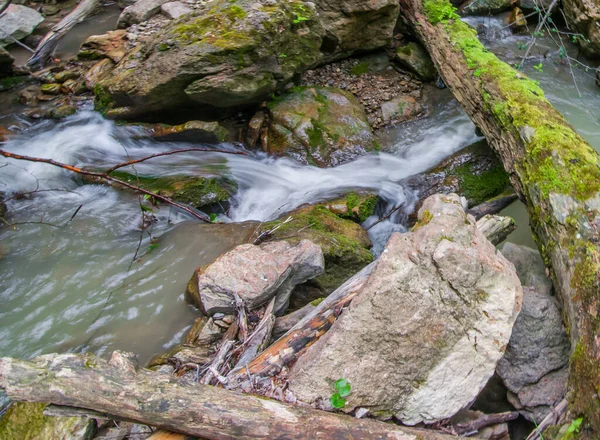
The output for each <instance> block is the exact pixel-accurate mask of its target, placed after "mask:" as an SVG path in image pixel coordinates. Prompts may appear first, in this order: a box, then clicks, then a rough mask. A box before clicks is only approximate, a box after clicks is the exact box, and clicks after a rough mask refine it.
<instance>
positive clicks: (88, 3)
mask: <svg viewBox="0 0 600 440" xmlns="http://www.w3.org/2000/svg"><path fill="white" fill-rule="evenodd" d="M101 4H102V2H101V1H100V0H82V1H81V2H80V3H79V4H78V5H77V7H76V8H75V9H73V10H72V11H71V12H70V13H69V14H68V15H67V16H65V18H63V19H62V20H61V21H59V22H58V23H56V24H55V25H54V26H53V27H52V29H50V31H49V32H48V33H47V34H46V36H44V38H43V39H42V41H40V44H38V46H37V47H36V49H35V52H34V53H33V55H31V58H29V60H27V64H26V66H27V67H29V68H30V69H33V70H39V69H41V68H43V67H44V65H45V64H46V63H47V62H48V60H49V59H50V57H52V54H53V53H54V50H55V49H56V46H57V45H58V43H59V41H60V40H61V38H63V37H64V36H65V35H66V34H67V32H69V31H70V30H71V29H72V28H73V27H74V26H75V25H76V24H78V23H81V22H82V21H83V20H85V19H86V18H87V17H89V16H90V15H92V14H94V13H95V12H96V11H97V10H98V9H99V8H100V6H101Z"/></svg>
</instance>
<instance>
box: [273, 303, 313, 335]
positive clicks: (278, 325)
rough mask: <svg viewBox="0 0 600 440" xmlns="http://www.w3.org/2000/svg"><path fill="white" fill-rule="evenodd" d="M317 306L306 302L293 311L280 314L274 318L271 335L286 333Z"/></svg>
mask: <svg viewBox="0 0 600 440" xmlns="http://www.w3.org/2000/svg"><path fill="white" fill-rule="evenodd" d="M316 307H317V306H315V305H313V304H312V303H308V304H306V305H305V306H304V307H302V308H300V309H298V310H296V311H295V312H292V313H288V314H287V315H284V316H281V317H280V318H277V319H276V320H275V325H274V326H273V337H274V338H279V337H280V336H283V335H284V334H285V333H287V332H288V331H289V330H290V329H291V328H292V327H293V326H295V325H296V324H298V322H300V320H301V319H303V318H305V317H306V316H308V315H309V314H310V313H311V312H312V311H313V310H314V309H315V308H316Z"/></svg>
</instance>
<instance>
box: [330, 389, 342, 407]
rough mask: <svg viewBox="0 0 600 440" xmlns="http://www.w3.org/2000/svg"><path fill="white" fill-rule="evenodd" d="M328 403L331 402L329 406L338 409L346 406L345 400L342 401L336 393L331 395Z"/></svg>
mask: <svg viewBox="0 0 600 440" xmlns="http://www.w3.org/2000/svg"><path fill="white" fill-rule="evenodd" d="M329 401H330V402H331V406H333V407H334V408H338V409H339V408H343V407H344V406H346V399H344V398H343V397H342V396H340V395H339V394H338V393H335V394H332V396H331V398H330V399H329Z"/></svg>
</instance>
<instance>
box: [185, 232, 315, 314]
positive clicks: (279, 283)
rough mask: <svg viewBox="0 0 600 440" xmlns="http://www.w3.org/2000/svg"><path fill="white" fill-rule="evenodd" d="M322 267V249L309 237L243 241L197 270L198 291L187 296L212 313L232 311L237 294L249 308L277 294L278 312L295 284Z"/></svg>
mask: <svg viewBox="0 0 600 440" xmlns="http://www.w3.org/2000/svg"><path fill="white" fill-rule="evenodd" d="M323 270H324V262H323V252H322V251H321V248H320V247H319V246H317V245H316V244H314V243H312V242H310V241H308V240H302V241H300V242H299V243H297V244H295V245H291V244H289V243H287V242H284V241H276V242H272V243H267V244H264V245H261V246H255V245H252V244H245V245H240V246H238V247H236V248H235V249H233V250H231V251H229V252H227V253H226V254H224V255H222V256H220V257H219V258H218V259H217V260H216V261H215V262H214V263H213V264H211V265H209V266H206V267H204V268H201V269H199V270H198V272H197V274H198V290H197V293H196V294H194V298H190V296H191V295H188V298H187V299H188V301H191V302H193V303H194V304H195V305H197V306H198V307H200V308H201V309H202V310H203V311H204V312H205V313H206V314H207V315H209V316H211V315H213V314H214V313H217V312H224V313H231V312H233V311H234V310H235V295H236V294H237V295H239V297H240V298H241V299H242V301H243V302H244V304H245V305H246V307H247V308H248V309H249V310H252V309H255V308H257V307H259V306H261V305H263V304H264V303H266V302H267V301H269V300H270V299H271V298H273V297H274V296H277V299H276V302H275V309H274V310H275V313H277V314H279V313H281V312H283V311H285V309H286V307H287V304H288V301H289V296H290V293H291V292H292V289H293V288H294V286H296V285H297V284H300V283H303V282H305V281H307V280H309V279H311V278H314V277H316V276H318V275H320V274H321V273H323Z"/></svg>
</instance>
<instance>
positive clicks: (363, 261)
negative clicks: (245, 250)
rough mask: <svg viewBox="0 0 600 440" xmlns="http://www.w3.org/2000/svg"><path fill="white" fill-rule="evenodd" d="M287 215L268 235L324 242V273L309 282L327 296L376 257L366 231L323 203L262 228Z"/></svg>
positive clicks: (268, 227) (297, 240)
mask: <svg viewBox="0 0 600 440" xmlns="http://www.w3.org/2000/svg"><path fill="white" fill-rule="evenodd" d="M288 217H292V220H291V221H289V222H287V223H285V224H283V225H282V226H281V227H279V229H277V230H276V231H275V232H273V233H272V234H271V235H270V237H269V239H272V240H286V241H288V242H290V243H297V242H299V241H300V240H303V239H307V240H310V241H312V242H313V243H316V244H318V245H319V246H321V249H322V250H323V256H324V257H325V273H324V274H323V275H320V276H318V277H317V278H315V279H313V280H311V281H310V282H309V283H310V284H311V285H312V286H314V287H316V288H317V289H319V290H320V291H321V295H320V296H326V295H328V294H329V293H331V292H332V291H333V290H335V289H336V288H337V287H339V286H340V285H341V284H342V283H343V282H344V281H346V280H347V279H348V278H350V277H351V276H352V275H354V274H355V273H357V272H358V271H360V270H361V269H362V268H363V267H365V266H366V265H367V264H369V263H370V262H371V261H373V255H372V254H371V252H369V249H370V247H371V241H370V240H369V236H368V234H367V232H366V231H365V230H364V229H363V228H362V227H361V226H360V225H358V224H356V223H355V222H353V221H350V220H346V219H342V218H340V217H338V216H337V215H336V214H334V213H332V212H331V211H330V210H329V209H328V208H327V207H326V206H324V205H314V206H309V207H304V208H299V209H297V210H296V211H294V212H292V213H290V214H287V215H285V216H284V217H283V218H282V219H281V220H276V221H272V222H268V223H265V224H263V225H262V228H261V232H264V231H268V230H271V229H273V228H274V227H275V226H277V225H279V224H281V223H282V222H283V221H284V220H285V219H287V218H288Z"/></svg>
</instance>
